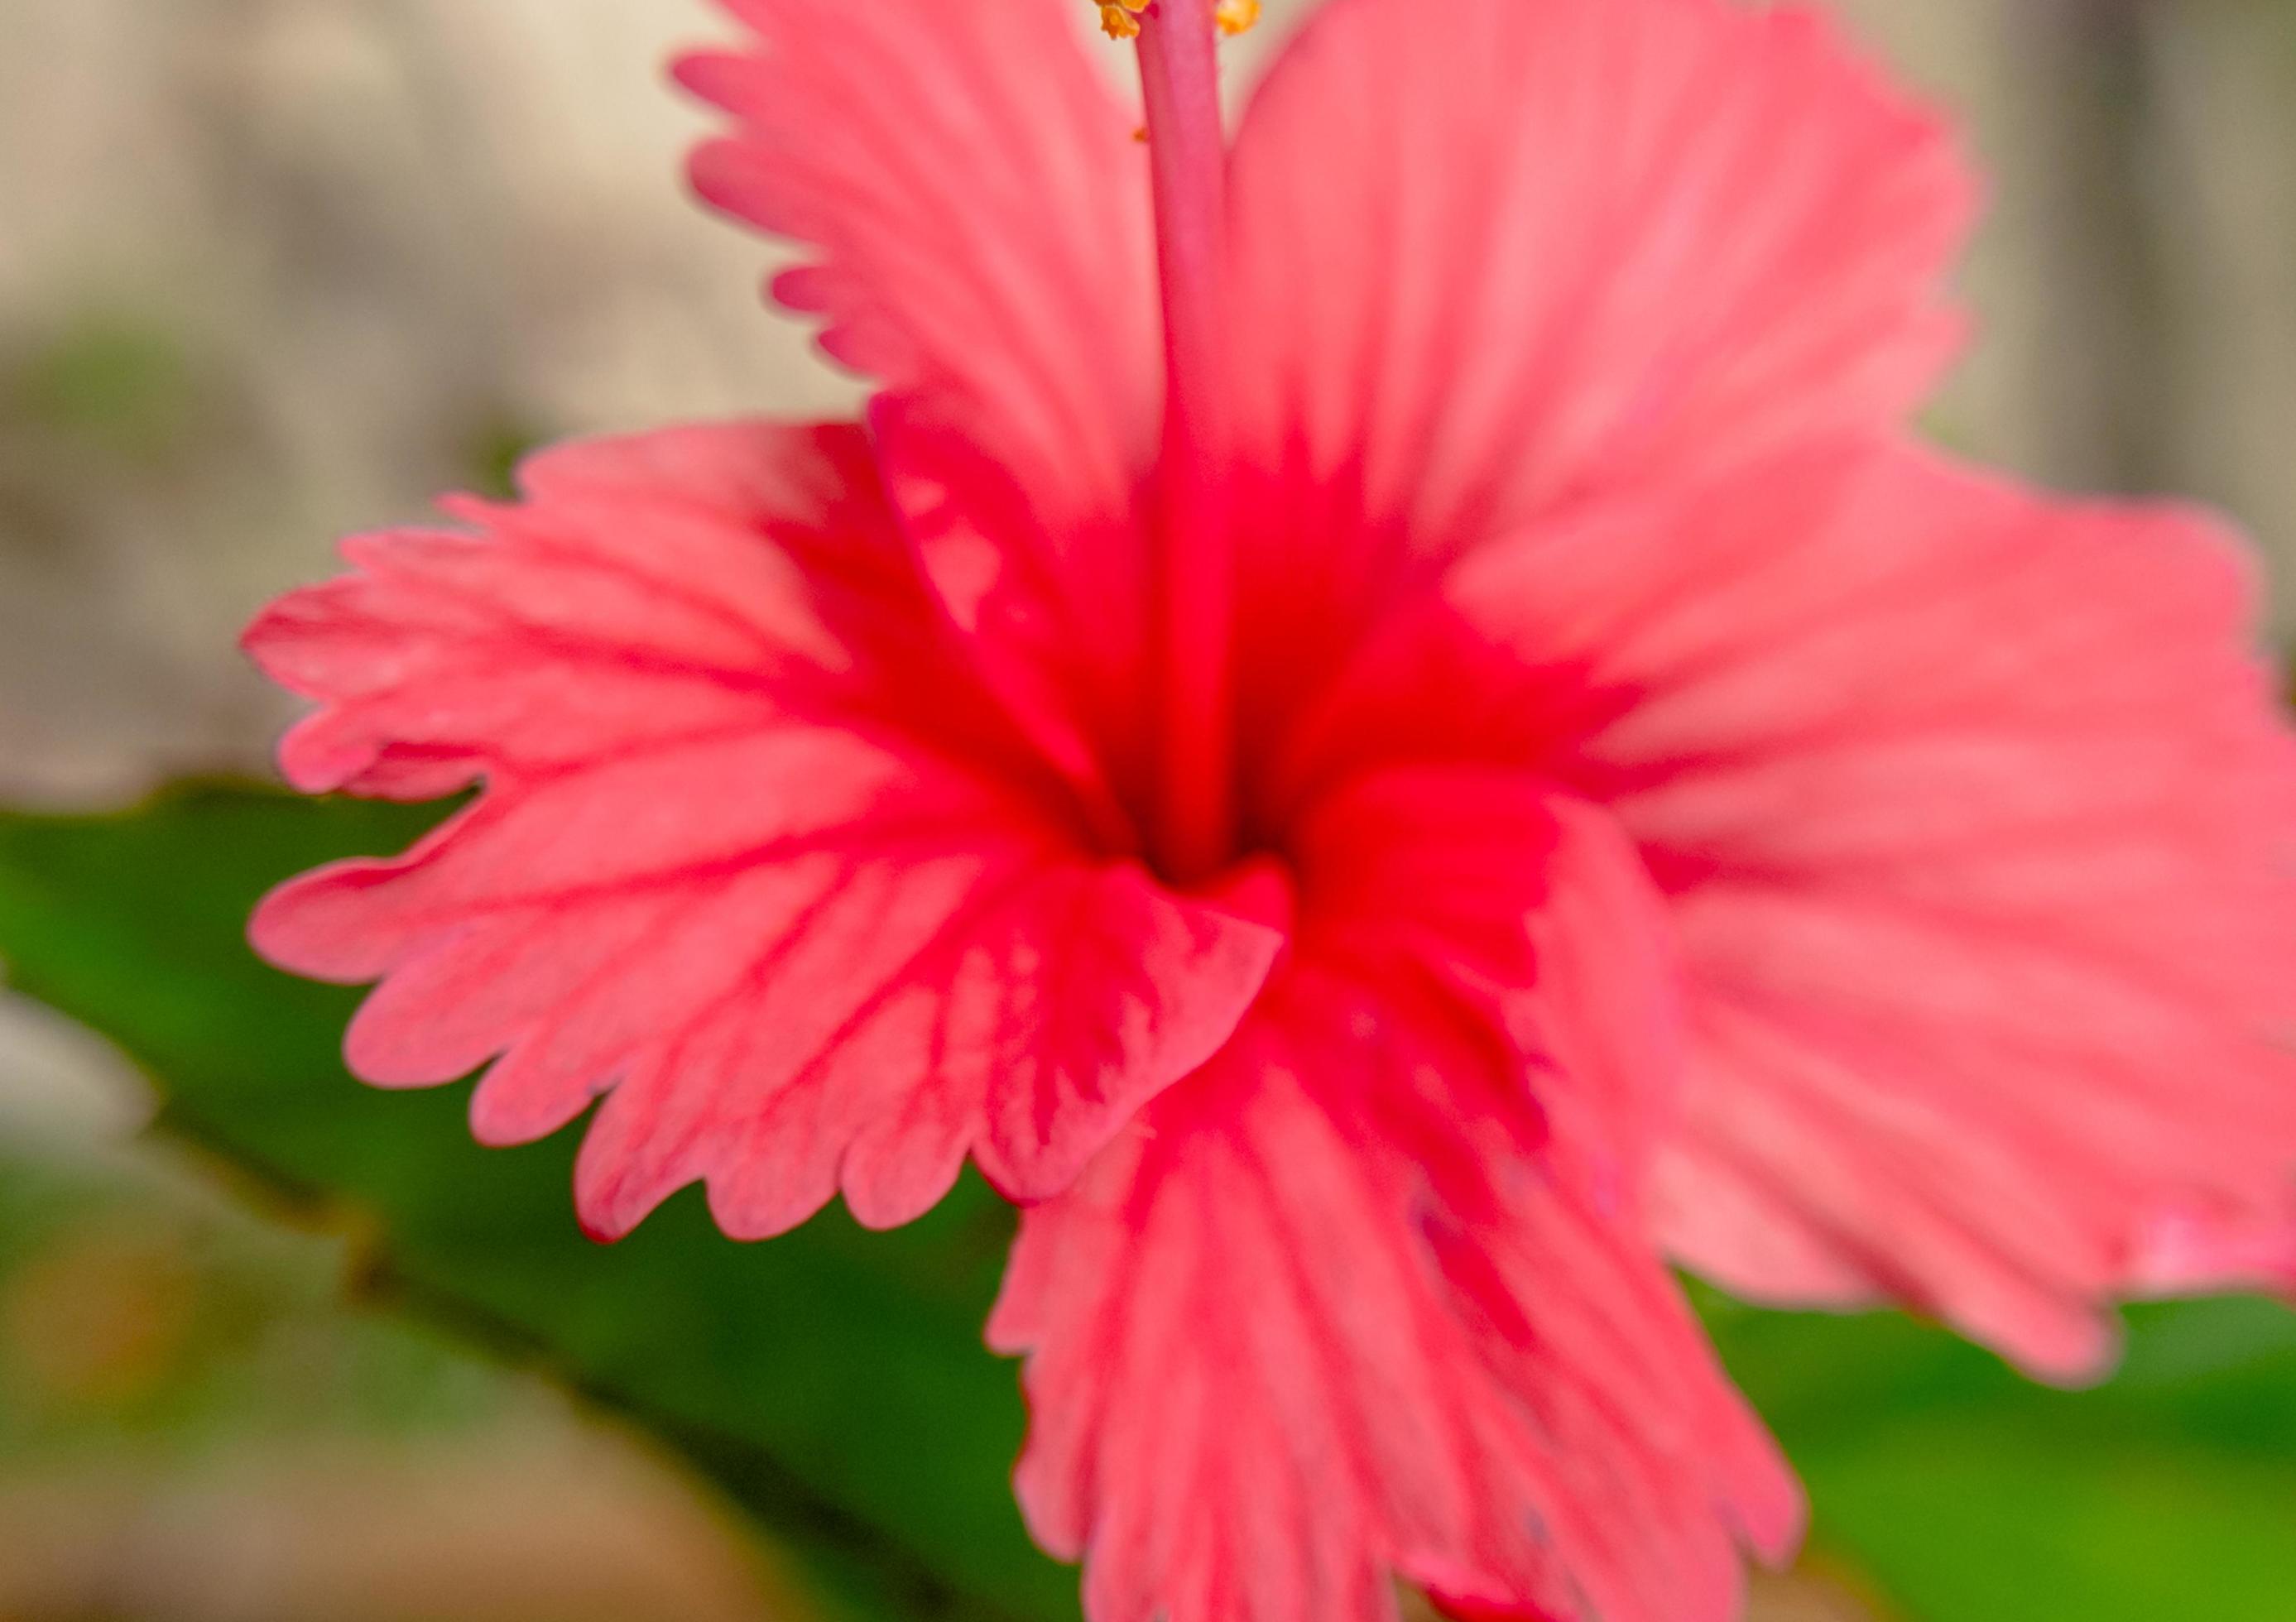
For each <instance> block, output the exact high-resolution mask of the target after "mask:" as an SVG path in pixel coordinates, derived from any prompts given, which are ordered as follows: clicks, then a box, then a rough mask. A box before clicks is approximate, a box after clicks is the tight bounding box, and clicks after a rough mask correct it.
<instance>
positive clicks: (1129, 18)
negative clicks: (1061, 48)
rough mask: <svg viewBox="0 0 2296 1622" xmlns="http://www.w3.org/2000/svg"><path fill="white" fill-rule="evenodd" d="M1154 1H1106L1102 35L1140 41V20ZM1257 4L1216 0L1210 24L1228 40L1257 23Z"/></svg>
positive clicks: (1253, 0) (1248, 0)
mask: <svg viewBox="0 0 2296 1622" xmlns="http://www.w3.org/2000/svg"><path fill="white" fill-rule="evenodd" d="M1152 4H1155V0H1105V3H1104V4H1102V5H1101V7H1100V27H1101V31H1102V32H1103V33H1104V34H1106V35H1107V36H1108V37H1110V38H1111V39H1137V38H1139V37H1140V17H1141V14H1142V13H1143V12H1145V11H1147V10H1148V8H1149V7H1150V6H1151V5H1152ZM1259 11H1260V0H1218V4H1215V5H1214V6H1213V8H1212V20H1213V21H1214V22H1215V23H1217V24H1218V25H1219V31H1220V32H1221V33H1223V34H1225V35H1226V36H1228V37H1230V38H1234V37H1235V36H1236V35H1238V34H1241V33H1243V32H1244V31H1245V30H1247V29H1250V28H1251V25H1252V24H1253V23H1255V22H1258V21H1259Z"/></svg>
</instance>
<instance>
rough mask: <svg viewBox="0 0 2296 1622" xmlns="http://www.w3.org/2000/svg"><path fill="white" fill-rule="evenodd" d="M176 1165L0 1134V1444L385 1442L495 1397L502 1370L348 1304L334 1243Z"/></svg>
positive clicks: (178, 1453) (409, 1323) (415, 1326)
mask: <svg viewBox="0 0 2296 1622" xmlns="http://www.w3.org/2000/svg"><path fill="white" fill-rule="evenodd" d="M194 1173H195V1168H193V1167H181V1168H176V1167H161V1166H155V1165H153V1164H152V1163H151V1162H150V1161H149V1160H148V1159H144V1158H143V1157H135V1158H129V1157H125V1156H116V1155H77V1154H71V1155H68V1154H61V1153H57V1152H53V1151H36V1150H34V1149H32V1148H31V1147H29V1146H12V1145H6V1144H0V1330H4V1334H0V1459H4V1460H5V1461H6V1462H7V1463H8V1465H9V1467H10V1468H11V1469H12V1470H37V1468H39V1467H40V1466H41V1465H42V1464H43V1463H53V1464H55V1465H58V1466H78V1465H84V1464H86V1463H89V1462H104V1461H108V1460H114V1459H134V1460H138V1461H151V1460H153V1459H160V1460H178V1459H192V1458H196V1457H199V1456H201V1455H202V1454H209V1453H213V1452H218V1451H221V1450H224V1449H229V1448H242V1447H244V1446H248V1445H249V1444H250V1443H259V1442H263V1441H266V1440H269V1439H274V1438H278V1439H290V1440H296V1441H301V1440H307V1439H308V1438H313V1437H315V1436H319V1437H345V1438H359V1437H371V1438H389V1440H391V1441H393V1442H404V1441H406V1440H408V1439H410V1438H422V1437H426V1436H436V1437H441V1438H444V1437H450V1436H455V1435H458V1434H461V1433H463V1431H465V1430H467V1429H471V1427H473V1426H475V1425H477V1424H480V1423H482V1422H484V1421H487V1420H488V1419H490V1418H492V1417H494V1416H495V1415H496V1413H499V1412H500V1411H501V1410H502V1408H503V1406H504V1386H503V1381H502V1380H501V1379H500V1377H499V1375H497V1374H496V1372H494V1371H492V1370H489V1369H488V1368H486V1367H485V1366H484V1365H482V1364H477V1363H475V1362H473V1361H472V1360H471V1358H470V1357H469V1356H466V1355H465V1354H463V1352H462V1351H461V1350H460V1349H459V1348H454V1347H451V1346H450V1345H448V1344H447V1342H446V1341H445V1340H443V1339H442V1338H441V1337H440V1336H439V1335H438V1334H437V1333H436V1332H435V1331H432V1330H430V1328H428V1327H427V1326H425V1325H423V1324H422V1323H419V1322H416V1321H414V1320H410V1319H408V1318H406V1316H404V1315H396V1314H388V1313H381V1312H359V1311H347V1310H345V1307H344V1303H343V1300H342V1293H343V1290H342V1281H343V1278H344V1275H345V1265H346V1258H345V1250H346V1249H347V1245H346V1241H344V1240H343V1239H342V1238H340V1236H338V1235H332V1234H327V1233H312V1232H307V1231H302V1230H299V1229H297V1228H295V1227H292V1226H291V1225H285V1224H281V1223H275V1222H269V1221H266V1220H263V1219H262V1217H261V1216H260V1215H259V1214H258V1213H254V1212H250V1211H248V1210H246V1209H243V1208H242V1204H241V1202H239V1201H235V1200H231V1199H230V1198H228V1197H227V1195H225V1194H224V1193H223V1192H219V1191H218V1190H217V1189H215V1188H213V1187H211V1186H209V1185H208V1183H207V1182H206V1180H203V1179H200V1178H198V1177H197V1176H195V1175H194Z"/></svg>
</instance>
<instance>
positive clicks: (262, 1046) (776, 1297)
mask: <svg viewBox="0 0 2296 1622" xmlns="http://www.w3.org/2000/svg"><path fill="white" fill-rule="evenodd" d="M437 815H438V814H437V812H436V811H435V810H432V811H429V812H424V811H410V810H407V809H406V808H404V807H382V806H373V805H361V804H356V803H350V802H343V803H328V804H315V803H312V802H308V801H302V800H297V799H290V798H287V797H285V796H282V795H276V794H270V793H264V792H258V791H235V790H229V789H222V788H193V789H187V790H183V791H175V792H171V793H169V794H168V795H166V796H164V797H163V798H161V799H160V800H158V801H157V802H155V803H154V804H152V805H151V806H149V807H145V808H143V809H142V810H139V811H135V812H133V813H129V814H127V815H118V816H109V817H95V818H80V819H73V818H40V817H23V816H18V817H0V956H4V957H5V958H6V959H8V960H9V962H10V963H11V964H12V979H14V981H15V983H16V985H17V986H18V987H20V988H21V990H23V991H25V992H27V993H29V994H30V995H33V996H36V997H37V998H39V999H40V1000H42V1001H44V1002H46V1003H48V1004H52V1005H53V1006H54V1007H55V1008H57V1009H59V1010H61V1012H65V1013H67V1014H70V1015H71V1016H73V1017H75V1018H77V1019H78V1020H81V1021H83V1022H84V1023H86V1024H87V1025H89V1026H91V1027H93V1028H95V1029H97V1030H100V1031H102V1033H104V1034H105V1035H106V1036H110V1037H111V1039H112V1040H114V1041H115V1042H117V1043H118V1044H120V1045H121V1046H122V1047H123V1048H125V1049H126V1050H127V1053H129V1054H131V1055H132V1056H133V1057H134V1058H135V1059H136V1060H137V1061H140V1062H141V1063H142V1064H143V1065H144V1066H145V1067H146V1068H147V1069H149V1070H150V1071H151V1072H152V1074H153V1076H154V1077H157V1078H159V1080H160V1083H161V1085H162V1086H163V1088H164V1096H165V1099H166V1103H165V1105H164V1109H163V1113H162V1126H164V1127H165V1128H168V1129H171V1130H173V1131H174V1132H176V1133H177V1134H179V1135H184V1136H186V1137H189V1138H191V1139H193V1140H195V1141H197V1142H199V1143H202V1144H204V1145H207V1146H209V1147H211V1148H213V1149H215V1150H217V1151H219V1152H221V1153H222V1154H224V1155H225V1156H226V1157H227V1158H228V1159H231V1160H233V1161H234V1162H236V1163H237V1164H239V1165H241V1166H242V1167H251V1168H253V1169H255V1170H256V1171H258V1173H260V1174H261V1175H263V1176H266V1178H268V1179H269V1180H270V1181H271V1182H272V1183H273V1184H275V1186H276V1187H277V1188H278V1189H279V1190H280V1191H282V1192H285V1193H287V1194H289V1195H291V1196H292V1197H296V1198H299V1199H301V1200H305V1201H307V1202H310V1203H312V1204H315V1205H317V1206H320V1207H322V1208H342V1215H343V1216H345V1217H346V1219H347V1220H349V1221H351V1222H353V1223H355V1224H365V1225H369V1226H371V1227H372V1229H373V1232H374V1233H375V1234H376V1235H377V1236H378V1237H377V1238H376V1240H375V1241H374V1242H375V1246H376V1250H375V1255H374V1257H373V1261H372V1265H371V1266H369V1267H368V1268H367V1270H366V1271H367V1272H368V1274H370V1275H371V1276H373V1277H374V1278H376V1279H377V1280H378V1281H379V1284H380V1287H382V1288H386V1289H389V1290H397V1291H398V1292H401V1293H402V1294H404V1295H405V1296H406V1298H409V1299H410V1301H411V1302H412V1303H413V1304H414V1305H416V1306H418V1307H421V1308H422V1309H424V1310H426V1311H428V1312H430V1313H432V1314H434V1315H439V1316H442V1317H444V1318H447V1319H448V1320H450V1321H452V1322H454V1323H457V1324H459V1325H461V1326H463V1328H465V1329H467V1330H469V1331H471V1332H473V1333H475V1334H477V1335H479V1336H480V1337H482V1338H484V1339H488V1340H489V1341H492V1342H493V1343H495V1344H496V1346H497V1347H498V1348H501V1349H502V1350H503V1351H504V1352H505V1353H506V1354H508V1355H509V1356H513V1357H518V1358H524V1359H532V1360H535V1361H537V1362H540V1363H542V1364H546V1365H547V1366H548V1367H549V1368H550V1369H551V1370H552V1371H553V1372H555V1373H556V1374H557V1375H559V1376H560V1377H561V1378H562V1379H563V1380H566V1381H567V1382H568V1383H569V1384H570V1385H572V1386H573V1387H575V1388H577V1389H579V1390H581V1391H583V1392H585V1393H586V1394H587V1395H589V1396H591V1397H594V1398H595V1399H596V1400H597V1401H599V1402H601V1403H602V1404H603V1405H607V1406H609V1407H611V1408H613V1409H616V1410H619V1411H620V1412H622V1413H626V1414H627V1415H630V1416H632V1417H634V1418H635V1419H636V1420H637V1421H640V1422H642V1423H643V1424H644V1425H645V1426H646V1427H647V1428H649V1429H652V1430H653V1431H654V1432H656V1433H657V1434H659V1435H660V1436H662V1437H664V1438H667V1439H668V1440H669V1441H670V1442H671V1443H673V1444H674V1445H676V1446H678V1447H679V1448H681V1449H682V1450H683V1451H684V1452H685V1453H686V1454H689V1455H690V1456H691V1457H692V1458H693V1460H694V1461H696V1462H698V1463H699V1464H700V1465H701V1467H702V1468H703V1469H704V1470H706V1471H707V1472H708V1473H709V1474H710V1475H711V1476H713V1477H714V1478H715V1479H717V1481H718V1482H720V1483H721V1484H722V1485H723V1486H724V1487H726V1489H727V1490H728V1491H729V1492H730V1493H731V1494H732V1495H734V1497H735V1498H736V1499H737V1500H739V1501H740V1502H742V1503H743V1504H745V1505H746V1506H747V1507H749V1508H750V1510H752V1511H754V1512H756V1513H757V1514H758V1516H759V1517H760V1519H761V1520H763V1521H764V1522H765V1523H766V1524H767V1526H769V1527H770V1528H772V1529H773V1530H774V1531H775V1532H776V1533H777V1534H778V1535H780V1536H782V1538H783V1540H784V1541H786V1542H789V1543H791V1544H793V1545H795V1546H796V1547H797V1548H798V1549H799V1552H801V1553H805V1554H808V1555H809V1556H810V1557H811V1558H812V1561H813V1562H814V1563H815V1565H816V1568H817V1569H819V1570H820V1571H822V1572H823V1573H824V1574H825V1575H826V1576H827V1577H828V1578H829V1579H830V1584H831V1586H832V1588H833V1589H835V1590H838V1591H840V1593H841V1598H842V1599H843V1602H844V1603H845V1604H847V1605H848V1606H849V1607H851V1608H852V1609H853V1610H855V1613H856V1614H857V1615H861V1616H899V1617H903V1618H931V1617H946V1618H968V1619H977V1622H1007V1619H1009V1622H1035V1619H1037V1618H1073V1617H1074V1616H1075V1615H1076V1614H1077V1601H1076V1597H1075V1596H1076V1581H1075V1577H1074V1574H1073V1573H1071V1572H1069V1571H1066V1570H1063V1569H1061V1568H1060V1567H1058V1566H1056V1565H1054V1563H1053V1562H1051V1561H1048V1560H1046V1559H1045V1558H1044V1557H1043V1556H1042V1555H1041V1554H1039V1553H1038V1552H1037V1551H1036V1549H1035V1547H1034V1545H1033V1544H1030V1543H1029V1539H1028V1536H1027V1534H1026V1532H1025V1531H1024V1529H1023V1528H1022V1527H1021V1521H1020V1517H1019V1513H1018V1511H1016V1509H1015V1508H1014V1506H1013V1497H1012V1493H1011V1490H1010V1487H1009V1483H1008V1477H1009V1472H1010V1470H1011V1466H1012V1462H1013V1458H1014V1456H1015V1455H1016V1454H1017V1453H1018V1451H1019V1448H1020V1444H1021V1430H1022V1423H1023V1415H1022V1411H1021V1402H1020V1398H1019V1395H1018V1391H1017V1387H1016V1382H1015V1380H1014V1374H1013V1367H1012V1365H1011V1364H1006V1363H1003V1362H1000V1361H998V1360H997V1359H996V1358H994V1357H992V1356H989V1355H988V1352H987V1351H986V1350H985V1349H984V1348H982V1345H981V1342H980V1325H981V1323H982V1320H983V1318H984V1317H985V1315H986V1314H987V1311H988V1305H989V1302H990V1300H991V1299H992V1298H993V1296H994V1294H995V1290H996V1278H997V1274H998V1271H999V1268H1000V1266H1001V1264H1002V1260H1003V1255H1004V1250H1005V1245H1006V1243H1007V1241H1008V1240H1009V1236H1010V1223H1009V1217H1008V1216H1007V1214H1006V1213H1005V1209H1004V1207H1003V1206H1002V1204H1001V1202H999V1201H997V1200H996V1199H995V1198H994V1196H993V1195H991V1194H989V1193H988V1191H987V1190H986V1189H985V1188H982V1187H980V1185H978V1184H974V1183H971V1182H968V1184H965V1185H964V1187H963V1188H961V1189H960V1191H959V1193H958V1195H957V1196H955V1197H954V1198H952V1199H951V1200H948V1201H947V1202H946V1203H945V1204H944V1205H943V1207H942V1208H940V1209H939V1211H937V1212H935V1213H934V1214H933V1215H932V1216H931V1217H930V1218H928V1219H927V1220H926V1221H924V1222H922V1223H920V1224H917V1225H914V1227H911V1228H908V1229H906V1230H903V1231H902V1232H900V1233H892V1234H875V1233H862V1232H860V1231H859V1230H858V1229H857V1228H856V1227H855V1226H854V1225H853V1224H852V1223H851V1222H850V1221H849V1220H848V1219H847V1218H845V1217H844V1216H842V1215H841V1214H834V1213H832V1214H828V1215H824V1216H823V1217H821V1218H820V1219H818V1220H816V1222H814V1223H813V1224H811V1225H808V1227H807V1228H806V1229H804V1230H803V1231H801V1232H800V1233H796V1234H792V1235H790V1236H787V1237H785V1238H783V1239H781V1240H778V1241H774V1242H772V1243H769V1244H763V1245H753V1246H743V1245H736V1244H733V1243H730V1242H728V1241H726V1240H725V1239H723V1238H721V1237H720V1236H719V1235H718V1234H717V1232H716V1231H715V1230H714V1229H713V1228H712V1227H711V1226H710V1225H709V1220H708V1216H707V1214H706V1212H705V1211H704V1209H703V1208H702V1205H701V1201H700V1200H699V1199H698V1198H697V1197H694V1196H693V1195H692V1194H688V1195H686V1196H682V1197H680V1198H679V1199H678V1200H674V1201H673V1202H672V1203H671V1205H670V1206H669V1207H668V1208H666V1209H665V1210H663V1211H662V1212H661V1213H660V1215H659V1216H656V1217H654V1218H653V1219H652V1221H650V1222H649V1223H647V1224H646V1225H644V1227H643V1228H641V1229H640V1230H639V1232H638V1233H636V1234H635V1236H634V1237H632V1238H631V1239H629V1240H627V1241H624V1242H623V1243H622V1244H620V1245H619V1246H615V1247H612V1248H601V1247H599V1246H595V1245H594V1244H592V1243H590V1242H589V1241H587V1240H586V1239H584V1238H583V1237H582V1236H581V1234H580V1233H579V1232H578V1229H577V1227H576V1225H575V1222H574V1216H573V1210H572V1200H571V1196H570V1184H571V1176H572V1173H571V1165H572V1154H573V1143H574V1136H573V1135H572V1134H565V1135H561V1137H560V1138H559V1139H557V1140H554V1141H553V1142H552V1143H548V1144H545V1145H541V1146H538V1147H537V1148H534V1149H529V1150H522V1151H507V1152H496V1151H487V1150H482V1149H480V1148H479V1147H478V1146H477V1145H476V1144H474V1143H472V1142H471V1138H470V1135H469V1133H468V1131H467V1129H466V1127H465V1125H464V1122H463V1109H464V1093H465V1090H464V1089H463V1088H459V1087H457V1088H450V1089H444V1090H441V1091H439V1092H436V1093H428V1094H384V1093H379V1092H375V1091H373V1090H370V1089H368V1088H366V1087H364V1086H362V1085H358V1084H357V1082H355V1081H354V1080H352V1078H351V1077H349V1076H348V1074H346V1073H345V1071H344V1069H343V1067H342V1062H341V1058H340V1042H341V1036H342V1030H343V1027H344V1024H345V1021H346V1020H347V1019H348V1016H349V1013H350V1012H351V1010H352V1008H353V1007H354V1006H355V1005H356V1004H357V993H355V992H349V991H345V990H342V989H340V988H335V987H320V986H313V985H308V984H306V983H304V982H301V981H299V980H295V979H291V978H289V977H287V976H284V975H281V974H279V973H276V972H275V971H272V970H270V969H268V968H266V966H264V965H263V964H262V963H259V962H258V961H257V960H256V958H255V957H254V955H253V954H252V953H250V951H249V950H248V948H247V946H245V944H244V942H243V938H242V927H243V923H244V920H245V918H246V915H247V912H248V909H249V908H250V906H251V905H253V904H254V902H255V900H256V898H257V897H258V896H259V895H260V894H261V893H262V891H263V890H264V889H266V888H267V887H268V886H269V885H271V884H273V883H275V882H276V881H278V880H280V879H281V878H283V877H284V876H286V875H288V874H289V873H291V872H296V871H299V870H300V869H302V868H305V867H308V866H312V865H315V864H318V863H320V862H323V861H327V860H332V859H333V858H336V857H339V856H346V855H349V854H354V853H363V852H365V853H371V852H378V851H385V850H391V849H397V848H402V847H403V846H404V845H406V843H407V842H408V841H409V840H412V839H413V838H414V837H415V836H416V835H417V834H419V833H420V832H421V831H422V829H423V828H424V827H425V826H426V825H427V823H429V822H430V821H432V820H435V818H436V816H437Z"/></svg>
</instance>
